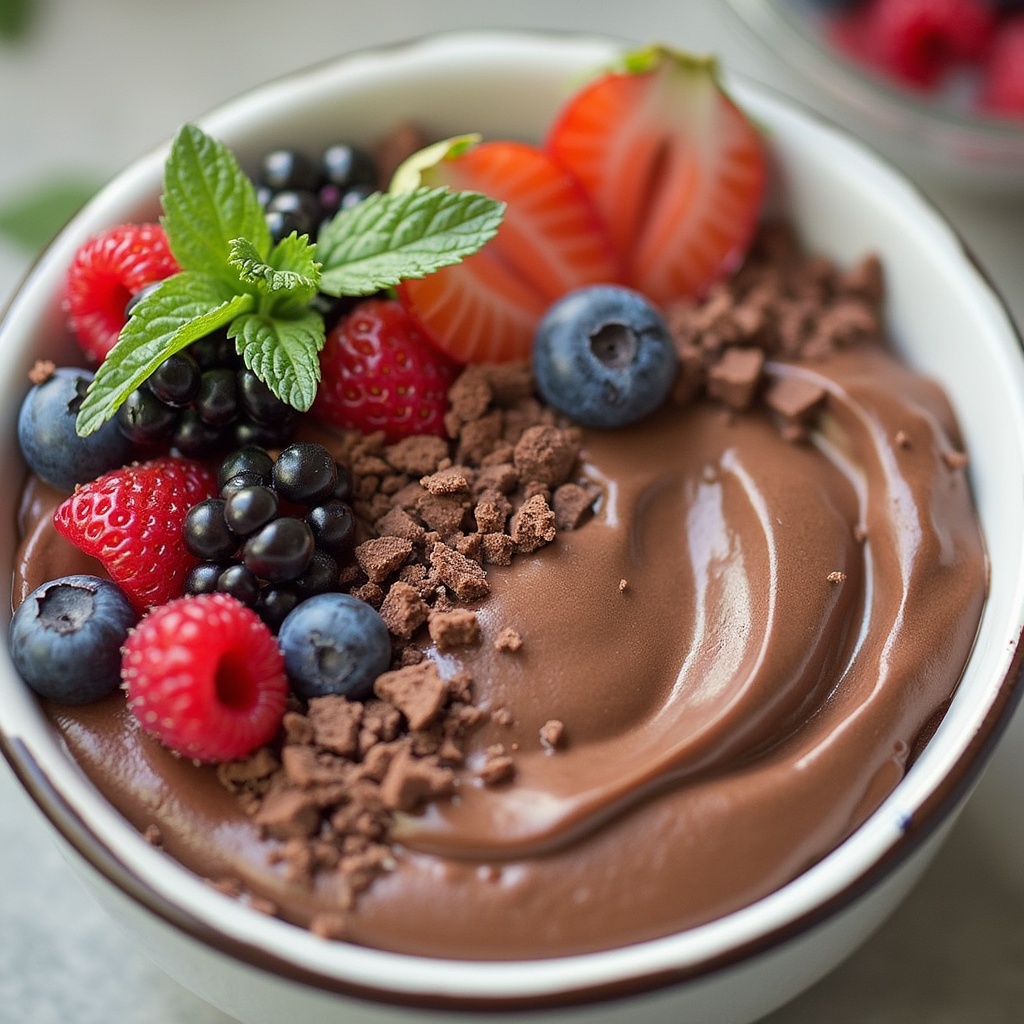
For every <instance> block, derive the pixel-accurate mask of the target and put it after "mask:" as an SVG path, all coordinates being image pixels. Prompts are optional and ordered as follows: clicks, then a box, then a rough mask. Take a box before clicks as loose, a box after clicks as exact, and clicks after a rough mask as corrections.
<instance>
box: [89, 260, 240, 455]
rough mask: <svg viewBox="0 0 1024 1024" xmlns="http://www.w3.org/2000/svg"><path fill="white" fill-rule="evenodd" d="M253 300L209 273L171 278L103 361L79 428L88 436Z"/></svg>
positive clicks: (132, 320)
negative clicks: (163, 367)
mask: <svg viewBox="0 0 1024 1024" xmlns="http://www.w3.org/2000/svg"><path fill="white" fill-rule="evenodd" d="M254 302H255V300H254V298H253V297H252V296H251V295H238V294H236V293H235V292H233V291H232V289H231V287H230V286H229V285H227V284H226V283H225V282H223V281H220V280H218V279H217V278H215V277H211V276H209V275H206V274H198V273H195V272H191V271H182V272H181V273H180V274H175V275H174V276H173V277H169V278H167V279H166V280H165V281H163V282H162V283H161V284H160V285H159V287H157V288H156V289H155V290H154V291H153V292H151V293H150V294H148V295H147V296H146V297H145V298H144V299H142V300H141V301H140V302H139V303H138V304H137V305H136V306H135V308H134V309H133V311H132V315H131V317H130V318H129V320H128V322H127V323H126V324H125V325H124V327H123V328H122V330H121V336H120V338H119V339H118V342H117V344H116V345H115V346H114V347H113V349H112V350H111V351H110V353H109V354H108V355H107V358H106V359H104V360H103V362H102V363H101V364H100V366H99V369H98V370H97V371H96V376H95V377H94V378H93V381H92V383H91V384H90V385H89V390H88V392H87V393H86V396H85V400H84V401H83V402H82V406H81V408H80V409H79V411H78V418H77V419H76V421H75V429H76V430H77V432H78V433H79V434H80V435H81V436H83V437H84V436H85V435H86V434H91V433H92V432H93V431H95V430H98V429H99V428H100V427H101V426H102V425H103V423H104V422H105V421H106V420H108V419H110V417H111V416H113V415H114V413H115V412H117V410H118V408H119V407H120V405H121V403H122V402H124V400H125V399H126V398H127V397H128V396H129V395H130V394H131V393H132V391H134V390H135V389H136V388H137V387H138V386H139V385H140V384H141V383H142V382H143V381H144V380H145V379H146V378H147V377H149V375H150V374H151V373H152V372H153V371H154V370H155V369H156V368H157V367H158V366H159V365H160V364H161V363H162V362H163V361H164V360H165V359H166V358H167V357H168V356H170V355H173V354H174V353H175V352H180V351H181V349H183V348H185V346H186V345H190V344H191V343H192V342H193V341H197V340H198V339H199V338H202V337H205V335H207V334H209V333H210V332H211V331H215V330H216V329H217V328H218V327H224V326H225V325H227V324H229V323H231V322H232V321H233V320H234V319H235V318H236V317H237V316H239V314H242V313H245V312H247V311H248V310H249V309H250V308H251V307H252V305H253V303H254Z"/></svg>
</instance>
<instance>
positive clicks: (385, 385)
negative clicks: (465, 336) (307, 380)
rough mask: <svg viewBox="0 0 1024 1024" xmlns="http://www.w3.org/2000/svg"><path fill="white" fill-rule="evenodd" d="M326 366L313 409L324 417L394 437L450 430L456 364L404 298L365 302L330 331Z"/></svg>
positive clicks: (323, 359) (324, 355) (323, 356)
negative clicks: (434, 341) (430, 337)
mask: <svg viewBox="0 0 1024 1024" xmlns="http://www.w3.org/2000/svg"><path fill="white" fill-rule="evenodd" d="M320 369H321V375H322V376H321V381H320V386H319V388H318V390H317V396H316V401H315V402H314V403H313V409H312V412H313V414H314V415H315V416H317V417H318V418H319V419H321V420H324V421H326V422H328V423H332V424H334V425H335V426H339V427H343V428H345V429H355V430H361V431H363V433H367V434H368V433H372V432H373V431H376V430H383V431H384V433H385V435H386V438H387V440H388V441H389V442H391V441H397V440H399V439H400V438H402V437H408V436H410V435H412V434H437V435H439V436H442V437H443V436H444V432H445V430H444V414H445V412H446V411H447V408H448V397H447V393H448V387H449V386H450V385H451V383H452V381H453V380H454V379H455V374H456V372H457V366H456V364H455V363H454V362H453V361H452V360H450V359H449V358H448V357H447V356H445V355H443V354H441V353H440V352H438V351H437V349H435V348H434V347H433V345H431V343H430V342H429V341H428V340H427V337H426V335H425V334H424V333H423V331H422V330H421V329H420V327H419V326H418V325H417V323H416V322H415V320H413V318H412V317H411V316H410V315H409V313H407V312H406V311H405V309H403V307H402V306H401V305H400V304H399V303H397V302H394V301H392V300H388V299H368V300H367V301H365V302H362V303H360V304H359V305H358V306H357V307H356V308H355V309H354V310H353V311H352V312H351V313H349V314H348V316H346V317H345V318H344V319H342V320H341V321H340V322H339V323H338V324H337V326H336V327H334V329H333V330H332V331H331V332H330V334H328V336H327V341H326V343H325V345H324V348H323V351H322V352H321V354H320Z"/></svg>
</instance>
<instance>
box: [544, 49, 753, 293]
mask: <svg viewBox="0 0 1024 1024" xmlns="http://www.w3.org/2000/svg"><path fill="white" fill-rule="evenodd" d="M625 68H626V69H625V70H621V71H619V70H616V71H612V72H607V73H605V74H603V75H601V76H599V77H598V78H596V79H595V80H594V81H593V82H591V83H590V84H589V85H586V86H584V87H583V88H582V89H581V90H580V91H579V92H577V93H576V94H575V95H574V96H573V97H572V99H570V100H569V102H568V103H567V104H566V105H565V107H564V108H563V109H562V110H561V111H560V113H559V114H558V116H557V117H556V118H555V120H554V122H553V124H552V127H551V130H550V132H549V134H548V137H547V140H546V142H545V149H546V150H547V152H548V153H550V154H551V156H552V157H554V159H555V160H557V161H558V162H559V163H560V164H561V165H562V166H563V167H565V168H567V169H568V170H569V171H571V172H572V174H574V175H575V176H576V177H577V178H578V179H579V181H580V182H581V184H582V185H583V187H584V189H585V190H586V192H587V194H588V195H589V196H590V198H591V200H592V201H593V203H594V205H595V206H596V207H597V211H598V214H599V215H600V216H601V218H602V219H603V220H604V222H605V223H606V224H607V225H608V229H609V231H610V233H611V236H612V241H613V242H614V243H615V246H616V248H617V250H618V251H619V252H620V253H621V254H622V256H623V259H624V261H625V267H626V283H627V284H630V285H632V286H633V287H634V288H637V289H638V290H639V291H642V292H644V293H645V294H646V295H647V296H648V297H649V298H651V299H652V300H654V301H655V302H659V303H664V302H667V301H669V300H672V299H676V298H680V297H681V296H686V295H694V294H698V293H700V292H701V291H703V290H704V289H705V288H706V287H707V285H708V284H710V283H711V282H713V281H715V280H716V279H718V278H720V277H722V276H723V275H725V274H727V273H728V272H730V271H731V270H733V269H735V267H736V265H737V264H738V263H739V261H740V259H741V258H742V256H743V254H744V252H745V251H746V248H747V245H748V244H749V242H750V239H751V236H752V234H753V231H754V228H755V226H756V222H757V218H758V214H759V212H760V209H761V204H762V199H763V195H764V188H765V177H766V158H765V151H764V146H763V144H762V141H761V138H760V136H759V134H758V132H757V130H756V128H755V127H754V126H753V125H752V124H751V123H750V121H749V120H748V119H747V117H746V116H745V115H744V114H743V112H742V111H741V110H740V109H739V108H738V107H737V106H736V104H735V103H733V101H732V100H731V99H730V98H729V97H728V96H727V95H726V94H725V92H723V90H722V88H721V85H720V83H719V79H718V72H717V66H716V64H715V62H714V61H713V60H712V59H710V58H699V57H690V56H686V55H682V54H675V53H672V52H669V51H667V50H665V49H662V48H652V49H649V50H645V51H643V52H642V53H638V54H633V55H631V56H630V57H629V58H627V61H626V63H625Z"/></svg>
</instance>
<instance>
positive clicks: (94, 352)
mask: <svg viewBox="0 0 1024 1024" xmlns="http://www.w3.org/2000/svg"><path fill="white" fill-rule="evenodd" d="M180 269H181V268H180V267H179V266H178V261H177V260H176V259H175V258H174V256H172V255H171V250H170V249H169V248H168V245H167V236H166V235H165V234H164V229H163V228H162V227H161V226H160V225H159V224H121V225H120V226H118V227H115V228H111V229H110V230H109V231H105V232H104V233H103V234H101V235H97V236H95V237H94V238H90V239H89V240H88V241H87V242H85V243H84V244H83V245H82V246H81V247H80V248H79V250H78V252H77V253H76V254H75V258H74V259H73V260H72V262H71V266H70V267H69V268H68V273H67V279H66V281H65V285H64V311H65V313H66V314H67V318H68V325H69V327H70V328H71V330H72V331H73V332H74V334H75V337H76V338H77V339H78V343H79V345H81V347H82V351H83V352H85V354H86V356H87V357H88V358H89V359H90V360H91V361H92V362H95V363H98V362H102V360H103V359H105V358H106V355H107V353H108V352H109V351H110V350H111V349H112V348H113V347H114V343H115V342H116V341H117V336H118V334H119V333H120V332H121V328H122V327H124V324H125V321H126V320H127V319H128V318H127V316H126V315H125V307H126V306H127V304H128V301H129V300H130V299H131V298H132V296H133V295H135V294H136V293H137V292H139V291H141V290H142V289H143V288H144V287H145V286H146V285H148V284H154V283H155V282H157V281H162V280H163V279H164V278H166V277H170V276H171V275H172V274H176V273H177V272H178V271H179V270H180Z"/></svg>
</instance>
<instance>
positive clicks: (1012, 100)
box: [979, 14, 1024, 118]
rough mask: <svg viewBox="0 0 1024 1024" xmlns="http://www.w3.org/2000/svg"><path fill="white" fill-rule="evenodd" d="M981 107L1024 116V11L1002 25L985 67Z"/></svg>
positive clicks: (991, 110)
mask: <svg viewBox="0 0 1024 1024" xmlns="http://www.w3.org/2000/svg"><path fill="white" fill-rule="evenodd" d="M979 106H980V107H981V109H983V110H985V111H987V112H988V113H990V114H999V115H1001V116H1007V117H1016V118H1024V14H1019V15H1016V16H1015V17H1012V18H1007V20H1006V21H1005V22H1004V23H1003V24H1002V25H1001V26H1000V28H999V30H998V32H997V34H996V38H995V42H994V43H993V45H992V52H991V55H990V56H989V58H988V60H987V61H986V63H985V64H984V66H983V67H982V84H981V94H980V97H979Z"/></svg>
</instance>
